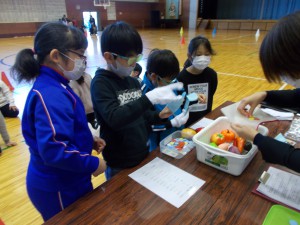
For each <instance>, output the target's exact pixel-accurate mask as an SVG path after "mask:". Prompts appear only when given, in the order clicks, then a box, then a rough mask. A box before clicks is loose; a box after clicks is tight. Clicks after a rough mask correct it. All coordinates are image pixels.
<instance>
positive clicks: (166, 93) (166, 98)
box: [146, 82, 183, 105]
mask: <svg viewBox="0 0 300 225" xmlns="http://www.w3.org/2000/svg"><path fill="white" fill-rule="evenodd" d="M182 88H183V84H182V83H181V82H178V83H175V84H169V85H167V86H164V87H158V88H155V89H153V90H152V91H149V92H148V93H146V96H147V98H148V99H149V101H150V102H151V103H152V104H153V105H155V104H161V105H165V104H167V103H169V102H172V101H176V100H179V99H181V96H180V95H178V96H177V95H175V93H174V92H173V90H182Z"/></svg>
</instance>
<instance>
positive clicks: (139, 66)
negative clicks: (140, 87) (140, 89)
mask: <svg viewBox="0 0 300 225" xmlns="http://www.w3.org/2000/svg"><path fill="white" fill-rule="evenodd" d="M142 70H143V68H142V67H141V65H140V64H138V63H136V64H135V67H134V69H133V71H136V72H138V75H137V76H139V75H140V74H141V72H142Z"/></svg>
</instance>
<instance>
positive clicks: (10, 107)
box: [9, 105, 19, 111]
mask: <svg viewBox="0 0 300 225" xmlns="http://www.w3.org/2000/svg"><path fill="white" fill-rule="evenodd" d="M9 109H10V110H12V111H18V110H19V109H18V108H17V106H14V105H13V106H9Z"/></svg>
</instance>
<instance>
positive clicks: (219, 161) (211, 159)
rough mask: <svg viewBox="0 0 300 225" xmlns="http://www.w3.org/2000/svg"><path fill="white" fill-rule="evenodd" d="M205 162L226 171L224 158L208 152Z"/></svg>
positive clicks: (226, 164) (226, 163)
mask: <svg viewBox="0 0 300 225" xmlns="http://www.w3.org/2000/svg"><path fill="white" fill-rule="evenodd" d="M205 161H206V162H208V163H211V164H213V165H215V166H218V167H220V168H222V169H225V170H228V159H227V158H226V157H224V156H219V155H214V154H212V153H210V152H207V153H206V157H205Z"/></svg>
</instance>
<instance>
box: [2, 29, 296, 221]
mask: <svg viewBox="0 0 300 225" xmlns="http://www.w3.org/2000/svg"><path fill="white" fill-rule="evenodd" d="M139 32H140V34H141V36H142V39H143V43H144V51H143V54H144V58H143V60H142V61H141V62H140V64H141V65H142V67H143V73H144V72H145V66H146V60H147V56H148V53H149V52H150V50H151V49H153V48H160V49H170V50H172V51H173V52H174V53H175V54H176V56H177V57H178V59H179V62H180V65H181V66H182V65H183V63H184V61H185V60H186V53H187V46H188V43H189V41H190V40H191V39H192V38H193V37H195V36H196V35H199V34H201V35H204V36H206V37H207V38H209V39H210V41H211V44H212V47H213V48H214V50H215V51H216V53H217V54H216V55H215V56H214V57H213V59H212V63H211V65H210V67H212V68H213V69H215V70H216V71H217V73H218V79H219V85H218V88H217V92H216V94H215V97H214V104H213V108H215V107H217V106H218V105H220V104H222V103H223V102H224V101H227V100H231V101H239V100H240V99H241V98H243V97H245V96H248V95H250V94H252V93H254V92H257V91H261V90H272V89H288V88H292V87H290V86H286V85H285V84H284V83H282V84H269V83H268V82H267V81H266V80H265V78H264V76H263V73H262V69H261V66H260V63H259V60H258V51H259V46H260V43H261V41H262V39H263V37H264V35H265V32H260V36H259V38H258V40H256V38H255V33H256V31H227V30H217V33H216V36H215V37H212V31H211V30H206V31H200V30H197V31H195V30H184V34H183V36H184V38H185V44H180V36H179V29H157V30H146V29H145V30H139ZM100 35H101V33H99V34H98V36H97V37H88V41H89V47H88V49H87V51H86V55H87V58H88V68H87V72H88V73H90V74H91V75H92V76H94V72H95V70H96V69H97V67H105V62H104V60H103V58H102V56H101V49H100V43H99V36H100ZM32 47H33V37H17V38H4V39H0V72H5V74H6V75H7V76H9V69H10V66H11V65H12V64H13V62H14V59H15V56H16V53H17V52H18V51H19V50H21V49H23V48H32ZM11 82H12V84H13V86H14V87H15V90H14V96H15V100H16V105H17V106H18V108H19V109H20V110H21V113H20V116H19V118H15V119H6V124H7V128H8V131H9V134H10V136H11V140H13V141H16V142H17V143H18V145H17V146H15V147H11V148H8V149H4V151H3V153H2V156H0V173H1V176H0V219H2V220H3V221H4V222H5V224H8V225H10V224H30V225H34V224H41V223H42V222H43V221H42V219H41V217H40V216H39V214H38V213H37V211H36V210H35V209H34V207H33V206H32V204H31V202H30V201H29V199H28V197H27V193H26V187H25V176H26V170H27V165H28V160H29V153H28V149H27V146H26V144H25V143H24V139H23V137H22V134H21V129H20V118H21V115H22V111H23V107H24V104H25V100H26V96H27V93H28V91H29V89H30V85H29V84H16V83H15V82H14V81H13V80H11ZM0 145H1V147H2V148H5V145H4V143H3V140H2V139H0ZM104 180H105V179H104V176H101V177H98V178H96V179H93V184H94V186H98V185H99V184H101V183H102V182H104Z"/></svg>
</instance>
